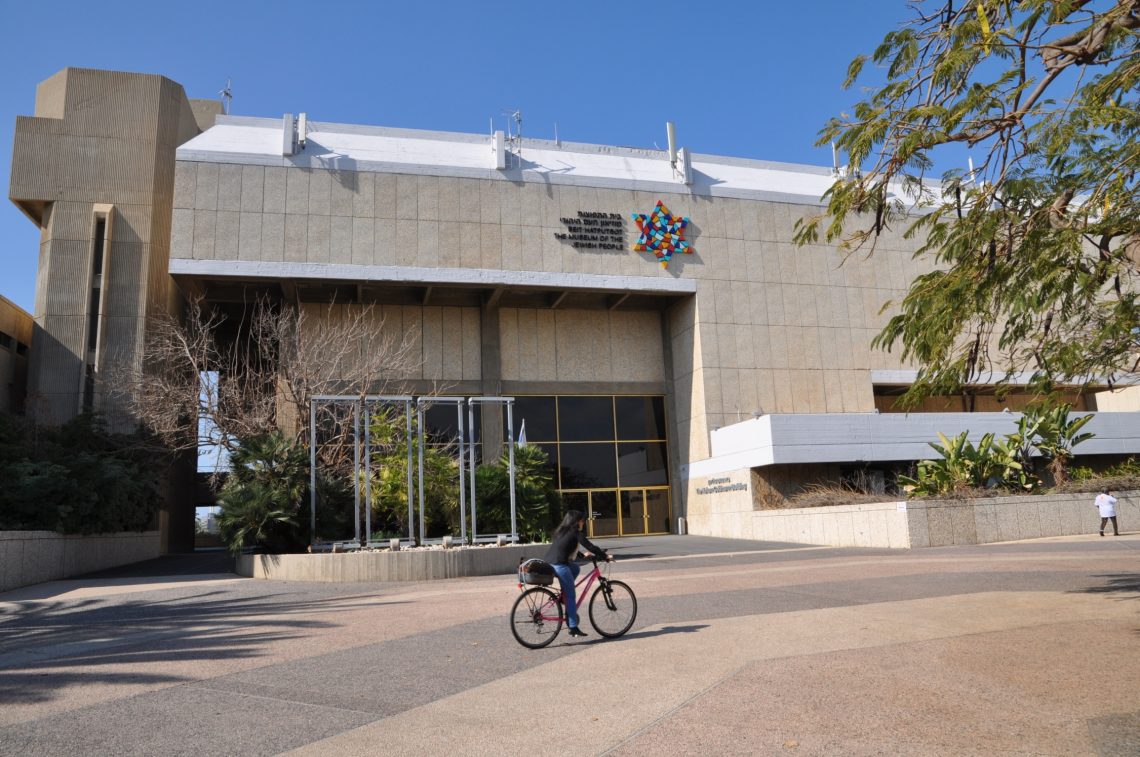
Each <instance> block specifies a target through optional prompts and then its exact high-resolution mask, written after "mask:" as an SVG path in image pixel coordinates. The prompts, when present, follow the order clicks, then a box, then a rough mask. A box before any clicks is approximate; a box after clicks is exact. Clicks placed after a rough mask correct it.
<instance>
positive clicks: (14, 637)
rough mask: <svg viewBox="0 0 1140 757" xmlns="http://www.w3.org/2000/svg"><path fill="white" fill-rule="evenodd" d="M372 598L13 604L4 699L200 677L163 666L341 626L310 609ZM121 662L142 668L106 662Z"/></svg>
mask: <svg viewBox="0 0 1140 757" xmlns="http://www.w3.org/2000/svg"><path fill="white" fill-rule="evenodd" d="M211 597H216V598H214V599H211ZM223 597H224V598H223ZM285 597H288V599H285ZM372 598H373V597H372V596H370V595H356V596H343V597H337V598H328V599H317V600H304V599H298V597H297V595H295V594H275V595H261V596H255V597H238V598H235V597H233V596H232V594H228V593H226V592H222V591H207V592H200V593H197V594H194V595H190V596H182V597H179V598H177V599H168V600H160V601H153V600H151V601H146V600H132V601H128V602H123V603H118V604H108V603H106V602H104V601H101V600H98V599H89V600H78V601H58V602H12V603H8V604H7V606H6V608H4V609H0V707H2V706H4V705H8V704H29V703H35V702H45V701H50V700H51V699H52V698H53V697H54V696H55V695H56V692H58V691H60V690H61V689H63V688H66V687H72V686H76V685H83V686H101V685H111V684H121V683H136V684H148V683H163V682H167V683H173V682H178V681H183V680H196V677H191V676H184V675H179V674H177V673H171V672H166V671H168V670H169V669H170V667H171V666H176V665H186V664H187V663H193V662H195V661H202V660H227V659H232V660H239V659H251V658H256V657H261V656H265V655H266V654H268V651H267V650H268V645H269V644H270V643H271V642H280V641H282V640H288V639H295V638H302V637H308V636H311V635H312V632H313V631H316V630H319V629H325V628H333V627H336V626H337V625H338V624H337V623H333V622H329V621H327V620H317V619H312V618H306V617H304V616H305V615H309V614H314V613H328V612H331V611H333V610H336V611H343V610H349V609H353V608H355V607H364V606H366V605H365V604H364V603H362V602H360V601H359V600H362V599H372ZM117 666H143V669H142V670H139V669H138V668H137V667H136V668H134V669H131V670H126V671H124V670H122V669H109V668H114V667H117ZM80 667H81V668H83V671H82V673H80V672H78V671H77V668H80ZM148 667H149V668H150V670H152V671H162V672H149V671H148V670H147V668H148Z"/></svg>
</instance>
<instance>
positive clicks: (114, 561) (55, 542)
mask: <svg viewBox="0 0 1140 757" xmlns="http://www.w3.org/2000/svg"><path fill="white" fill-rule="evenodd" d="M161 554H162V543H161V535H160V534H159V532H158V531H144V532H142V533H120V534H97V535H93V536H64V535H63V534H57V533H55V532H53V531H0V591H9V590H11V589H16V588H19V587H21V586H30V585H31V584H38V583H42V582H44V581H56V580H58V579H61V578H69V577H71V576H78V575H82V574H84V573H91V572H93V571H96V570H105V569H107V568H114V567H117V566H119V565H127V564H129V563H133V562H141V561H143V560H151V559H153V558H155V557H158V556H159V555H161Z"/></svg>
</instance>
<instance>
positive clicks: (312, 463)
mask: <svg viewBox="0 0 1140 757" xmlns="http://www.w3.org/2000/svg"><path fill="white" fill-rule="evenodd" d="M316 543H317V401H316V400H309V550H310V551H312V548H313V547H314V546H316Z"/></svg>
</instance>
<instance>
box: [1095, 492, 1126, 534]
mask: <svg viewBox="0 0 1140 757" xmlns="http://www.w3.org/2000/svg"><path fill="white" fill-rule="evenodd" d="M1093 504H1095V505H1096V507H1097V509H1098V510H1100V535H1101V536H1104V527H1105V525H1107V523H1108V522H1109V521H1110V520H1111V521H1112V535H1113V536H1120V529H1119V528H1118V527H1117V525H1116V497H1114V496H1112V495H1111V494H1109V493H1108V489H1105V490H1104V491H1102V492H1101V493H1100V494H1098V495H1096V501H1095V502H1094V503H1093Z"/></svg>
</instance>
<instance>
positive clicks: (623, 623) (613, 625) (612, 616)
mask: <svg viewBox="0 0 1140 757" xmlns="http://www.w3.org/2000/svg"><path fill="white" fill-rule="evenodd" d="M636 618H637V597H635V596H634V595H633V589H631V588H629V586H627V585H625V584H623V583H622V582H621V581H606V582H605V583H604V584H602V585H601V586H599V587H598V588H597V589H595V590H594V594H593V596H591V597H590V623H591V624H592V625H593V626H594V629H595V630H596V631H597V632H598V633H600V634H601V635H602V636H605V637H607V638H611V639H612V638H613V637H615V636H621V635H622V634H623V633H625V632H626V631H628V630H629V629H630V628H631V627H632V626H633V621H634V619H636Z"/></svg>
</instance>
